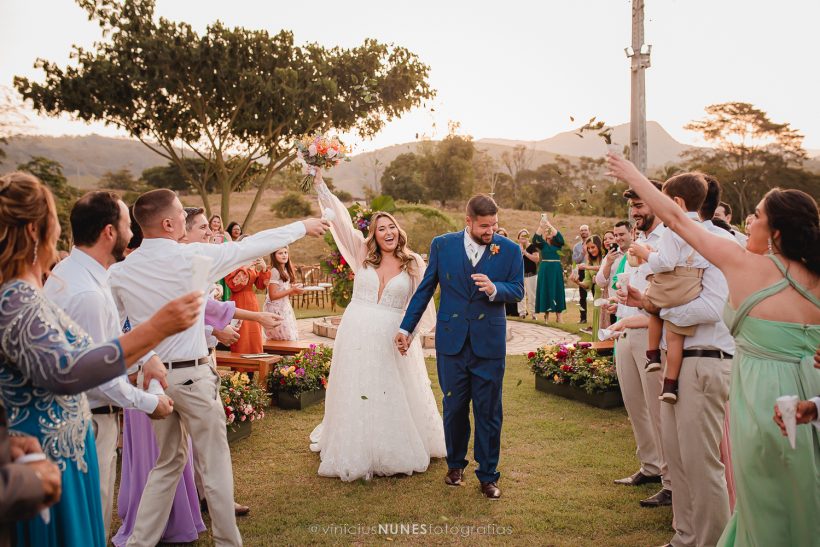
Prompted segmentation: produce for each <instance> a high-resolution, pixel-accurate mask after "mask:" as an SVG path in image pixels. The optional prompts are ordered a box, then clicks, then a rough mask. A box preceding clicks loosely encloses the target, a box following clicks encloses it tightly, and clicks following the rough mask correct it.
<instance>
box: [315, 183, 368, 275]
mask: <svg viewBox="0 0 820 547" xmlns="http://www.w3.org/2000/svg"><path fill="white" fill-rule="evenodd" d="M313 186H314V187H315V188H316V191H317V192H318V193H319V207H321V208H322V211H323V213H324V210H325V209H330V210H331V211H332V212H333V215H332V216H333V219H327V220H328V221H330V232H331V233H332V234H333V239H334V241H336V245H337V246H338V247H339V252H340V253H342V257H344V259H345V261H346V262H347V263H348V265H349V266H350V268H351V269H352V270H353V273H356V272H357V270H358V269H359V268H360V267H361V266H362V264H363V263H364V259H365V257H366V256H367V247H366V246H365V244H364V235H362V232H361V231H360V230H358V229H356V228H354V227H353V223H352V222H351V221H350V213H349V212H348V211H347V207H345V206H344V204H343V203H342V202H341V200H339V198H337V197H336V196H334V195H333V194H332V193H331V191H330V189H329V188H328V187H327V185H326V184H325V181H324V180H323V179H322V172H321V171H320V170H319V169H317V170H316V175H315V176H314V179H313ZM323 216H325V215H324V214H323Z"/></svg>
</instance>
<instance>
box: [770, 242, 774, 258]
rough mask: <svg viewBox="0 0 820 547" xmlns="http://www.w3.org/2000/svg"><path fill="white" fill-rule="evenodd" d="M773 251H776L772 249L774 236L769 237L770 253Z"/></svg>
mask: <svg viewBox="0 0 820 547" xmlns="http://www.w3.org/2000/svg"><path fill="white" fill-rule="evenodd" d="M773 252H774V251H773V250H772V238H769V254H773Z"/></svg>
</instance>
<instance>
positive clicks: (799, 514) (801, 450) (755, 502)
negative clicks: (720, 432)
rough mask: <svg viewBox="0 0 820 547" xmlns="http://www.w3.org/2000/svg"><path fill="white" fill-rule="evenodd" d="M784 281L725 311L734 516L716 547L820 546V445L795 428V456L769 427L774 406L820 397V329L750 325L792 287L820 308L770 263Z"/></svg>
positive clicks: (809, 430) (810, 432) (813, 432)
mask: <svg viewBox="0 0 820 547" xmlns="http://www.w3.org/2000/svg"><path fill="white" fill-rule="evenodd" d="M770 258H771V259H772V261H774V263H775V264H776V265H777V267H778V268H779V269H780V271H781V272H783V275H784V278H783V279H781V280H780V281H778V282H777V283H775V284H774V285H772V286H770V287H767V288H765V289H761V290H759V291H757V292H755V293H753V294H752V295H750V296H749V297H748V298H747V299H746V300H745V301H744V302H743V303H742V304H741V305H740V307H739V308H738V309H737V311H734V310H732V308H731V307H730V306H729V305H727V306H726V311H725V314H724V317H725V320H726V324H727V325H728V326H729V328H730V330H731V331H732V335H733V336H734V337H735V344H736V348H737V349H736V352H735V357H734V361H733V363H732V387H731V390H730V394H729V406H730V420H731V421H730V426H729V433H730V438H731V446H732V465H733V466H734V474H735V481H736V492H737V504H736V506H735V512H734V514H733V515H732V518H731V519H730V520H729V523H728V524H727V526H726V529H725V530H724V531H723V535H722V536H721V538H720V541H719V543H718V545H721V546H730V545H739V546H747V545H748V546H761V547H763V546H765V547H777V546H781V545H782V546H784V547H785V546H798V545H801V546H802V545H817V544H818V542H820V440H818V431H817V429H816V428H815V427H813V426H811V425H800V426H798V427H797V442H796V448H795V449H794V450H792V448H791V446H790V445H789V441H788V439H787V438H786V437H784V436H783V435H782V434H781V433H780V429H779V428H778V427H777V425H776V424H775V423H774V421H773V420H772V416H773V414H774V405H775V400H776V399H777V398H778V397H780V396H781V395H797V396H799V397H800V399H801V400H805V399H810V398H811V397H816V396H817V395H818V394H820V370H818V369H816V368H814V352H815V350H816V349H817V347H818V345H820V325H802V324H798V323H786V322H781V321H768V320H765V319H758V318H756V317H749V316H748V314H749V311H750V310H751V309H752V308H754V307H755V306H756V305H757V304H758V303H759V302H761V301H762V300H764V299H766V298H768V297H770V296H772V295H774V294H776V293H778V292H780V291H782V290H784V289H786V288H787V287H789V286H791V287H792V288H793V289H794V290H796V291H798V292H799V293H800V294H801V295H803V296H804V297H806V298H807V299H808V300H810V301H811V302H813V303H814V304H815V305H816V306H818V307H820V300H818V299H817V298H816V297H815V296H814V295H813V294H811V293H810V292H809V291H807V290H806V289H805V288H804V287H802V286H801V285H799V284H798V283H797V282H796V281H795V280H794V279H792V278H791V277H790V276H789V274H788V272H786V269H785V268H784V267H783V264H782V263H781V262H780V261H779V260H778V259H777V257H775V256H770Z"/></svg>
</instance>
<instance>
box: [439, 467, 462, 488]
mask: <svg viewBox="0 0 820 547" xmlns="http://www.w3.org/2000/svg"><path fill="white" fill-rule="evenodd" d="M462 480H464V470H463V469H449V470H448V471H447V475H446V476H445V477H444V482H445V483H446V484H447V486H461V481H462Z"/></svg>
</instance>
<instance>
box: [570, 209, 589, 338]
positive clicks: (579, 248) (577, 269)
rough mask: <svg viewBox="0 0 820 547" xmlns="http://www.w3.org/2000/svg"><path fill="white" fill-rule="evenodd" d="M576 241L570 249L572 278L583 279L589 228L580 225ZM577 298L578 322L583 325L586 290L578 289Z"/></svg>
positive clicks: (585, 313)
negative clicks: (579, 318)
mask: <svg viewBox="0 0 820 547" xmlns="http://www.w3.org/2000/svg"><path fill="white" fill-rule="evenodd" d="M576 239H580V241H579V242H578V243H576V244H575V245H574V246H573V247H572V264H573V266H574V268H573V273H574V277H576V278H578V279H581V278H582V277H584V274H583V269H584V268H583V267H584V264H585V263H586V251H587V247H586V245H587V244H586V241H587V239H589V226H587V225H586V224H581V226H580V227H579V228H578V237H577V238H576ZM578 298H579V305H580V306H581V320H580V321H578V322H579V323H581V324H584V323H586V322H587V290H586V289H585V288H583V287H579V288H578Z"/></svg>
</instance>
